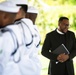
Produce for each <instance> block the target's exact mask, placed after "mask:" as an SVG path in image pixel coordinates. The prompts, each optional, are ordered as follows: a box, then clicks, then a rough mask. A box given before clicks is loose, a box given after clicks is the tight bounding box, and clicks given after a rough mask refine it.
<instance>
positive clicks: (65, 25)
mask: <svg viewBox="0 0 76 75" xmlns="http://www.w3.org/2000/svg"><path fill="white" fill-rule="evenodd" d="M68 28H69V20H67V19H63V20H62V21H60V22H59V30H60V31H61V32H63V33H66V32H67V30H68Z"/></svg>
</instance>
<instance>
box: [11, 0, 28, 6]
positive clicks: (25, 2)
mask: <svg viewBox="0 0 76 75" xmlns="http://www.w3.org/2000/svg"><path fill="white" fill-rule="evenodd" d="M10 1H12V2H13V3H15V4H16V5H28V0H10Z"/></svg>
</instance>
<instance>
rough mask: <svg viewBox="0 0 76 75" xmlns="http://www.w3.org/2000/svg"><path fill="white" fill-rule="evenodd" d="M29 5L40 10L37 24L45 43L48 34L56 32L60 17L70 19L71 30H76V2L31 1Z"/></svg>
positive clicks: (65, 0) (56, 0) (67, 0)
mask: <svg viewBox="0 0 76 75" xmlns="http://www.w3.org/2000/svg"><path fill="white" fill-rule="evenodd" d="M29 3H30V4H31V5H33V6H35V7H36V8H37V9H38V10H39V14H38V17H37V20H36V24H37V25H38V27H39V30H40V34H41V40H42V42H41V43H43V41H44V38H45V35H46V33H47V32H50V31H51V30H54V29H55V28H56V27H57V25H58V19H59V17H60V16H66V17H68V18H69V19H70V25H71V26H70V29H71V30H73V31H75V30H76V11H75V9H76V6H75V4H76V1H75V0H29Z"/></svg>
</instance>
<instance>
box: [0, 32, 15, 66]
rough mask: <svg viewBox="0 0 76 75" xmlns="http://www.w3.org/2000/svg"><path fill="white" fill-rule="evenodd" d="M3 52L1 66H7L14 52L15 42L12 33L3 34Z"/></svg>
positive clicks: (0, 55)
mask: <svg viewBox="0 0 76 75" xmlns="http://www.w3.org/2000/svg"><path fill="white" fill-rule="evenodd" d="M2 39H3V40H2V47H1V49H2V52H1V54H0V64H2V65H3V66H5V64H6V63H7V62H8V61H9V60H10V57H11V53H12V52H13V51H14V49H15V46H14V40H13V38H12V36H11V34H10V32H5V33H3V34H2Z"/></svg>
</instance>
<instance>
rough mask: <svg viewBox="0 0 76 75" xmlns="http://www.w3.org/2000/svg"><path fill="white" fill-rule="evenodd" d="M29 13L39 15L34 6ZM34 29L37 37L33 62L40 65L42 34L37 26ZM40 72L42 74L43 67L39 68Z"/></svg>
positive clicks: (29, 9)
mask: <svg viewBox="0 0 76 75" xmlns="http://www.w3.org/2000/svg"><path fill="white" fill-rule="evenodd" d="M27 13H35V14H38V10H37V9H36V8H35V7H33V6H28V10H27ZM33 27H34V30H35V31H34V32H35V37H34V44H35V48H34V52H33V55H34V57H35V58H33V60H35V61H36V62H38V63H40V62H39V61H40V60H39V57H38V51H39V50H40V41H41V38H40V33H39V31H38V28H37V25H33ZM38 72H39V73H40V72H41V67H39V68H38ZM39 75H40V74H39Z"/></svg>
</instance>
